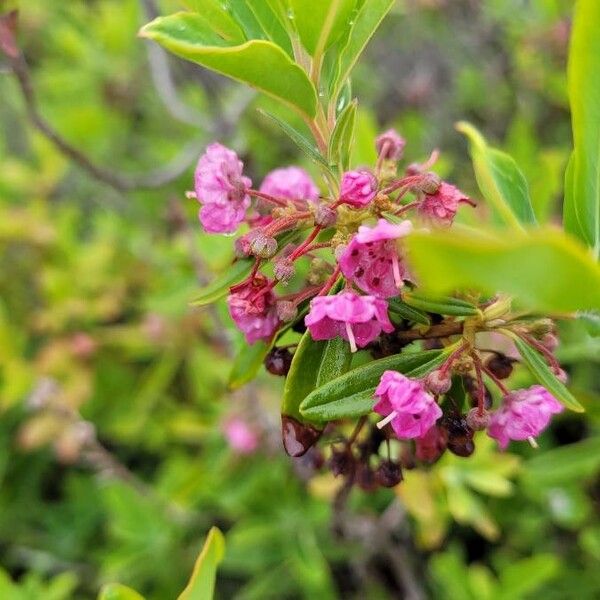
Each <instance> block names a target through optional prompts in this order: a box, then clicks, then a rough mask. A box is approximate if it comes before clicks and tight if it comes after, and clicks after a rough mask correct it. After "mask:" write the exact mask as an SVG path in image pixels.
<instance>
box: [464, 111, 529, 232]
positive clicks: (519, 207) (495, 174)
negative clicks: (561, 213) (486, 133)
mask: <svg viewBox="0 0 600 600" xmlns="http://www.w3.org/2000/svg"><path fill="white" fill-rule="evenodd" d="M456 129H457V130H458V131H460V132H461V133H463V134H464V135H466V136H467V137H468V138H469V141H470V143H471V144H470V145H471V158H472V160H473V166H474V169H475V177H476V178H477V183H478V184H479V189H480V190H481V193H482V194H483V195H484V197H485V199H486V200H487V201H488V203H489V205H490V207H491V208H492V210H493V211H494V216H495V217H496V221H499V222H504V223H506V224H507V225H510V226H513V227H515V226H516V227H520V225H534V224H535V223H536V219H535V214H534V212H533V207H532V205H531V198H530V197H529V188H528V186H527V181H526V180H525V177H524V176H523V173H521V171H520V169H519V167H518V166H517V163H515V161H514V160H513V159H512V157H510V156H509V155H508V154H505V153H504V152H500V150H496V149H494V148H490V147H489V146H488V145H487V143H486V141H485V139H484V138H483V136H482V135H481V134H480V133H479V132H478V131H477V129H475V127H473V126H472V125H470V124H469V123H465V122H461V123H457V125H456Z"/></svg>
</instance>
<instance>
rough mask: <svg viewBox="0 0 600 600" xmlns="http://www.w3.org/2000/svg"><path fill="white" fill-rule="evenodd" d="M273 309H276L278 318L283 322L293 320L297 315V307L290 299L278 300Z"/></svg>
mask: <svg viewBox="0 0 600 600" xmlns="http://www.w3.org/2000/svg"><path fill="white" fill-rule="evenodd" d="M275 310H276V311H277V317H278V318H279V320H280V321H283V322H284V323H288V322H289V321H293V320H294V319H295V318H296V316H297V315H298V308H297V307H296V305H295V304H294V303H293V302H291V301H290V300H279V301H278V302H277V304H276V305H275Z"/></svg>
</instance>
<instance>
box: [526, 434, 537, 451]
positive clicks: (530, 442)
mask: <svg viewBox="0 0 600 600" xmlns="http://www.w3.org/2000/svg"><path fill="white" fill-rule="evenodd" d="M527 441H528V442H529V445H530V446H531V447H532V448H535V449H536V450H537V449H538V448H539V445H538V443H537V442H536V441H535V438H534V437H533V436H531V435H530V436H529V437H528V438H527Z"/></svg>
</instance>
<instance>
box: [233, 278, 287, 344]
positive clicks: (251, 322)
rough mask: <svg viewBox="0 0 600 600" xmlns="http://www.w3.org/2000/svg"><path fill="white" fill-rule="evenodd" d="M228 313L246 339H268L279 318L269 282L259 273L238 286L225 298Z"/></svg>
mask: <svg viewBox="0 0 600 600" xmlns="http://www.w3.org/2000/svg"><path fill="white" fill-rule="evenodd" d="M227 304H228V305H229V314H230V315H231V318H232V319H233V320H234V321H235V324H236V325H237V326H238V327H239V328H240V329H241V330H242V331H243V332H244V335H245V336H246V341H247V342H248V343H249V344H254V342H257V341H258V340H269V339H271V337H272V336H273V333H275V330H276V329H277V325H278V324H279V319H278V317H277V311H276V306H275V295H274V294H273V292H272V291H271V282H269V281H268V280H267V278H266V277H264V276H262V275H260V276H257V277H255V278H254V279H252V280H251V281H250V282H248V283H246V284H244V285H241V286H238V287H237V288H235V291H234V292H232V293H231V294H230V295H229V298H228V299H227Z"/></svg>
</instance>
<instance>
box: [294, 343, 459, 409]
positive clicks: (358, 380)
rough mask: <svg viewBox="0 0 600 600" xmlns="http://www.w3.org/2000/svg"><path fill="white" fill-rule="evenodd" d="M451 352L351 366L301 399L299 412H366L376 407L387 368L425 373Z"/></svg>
mask: <svg viewBox="0 0 600 600" xmlns="http://www.w3.org/2000/svg"><path fill="white" fill-rule="evenodd" d="M449 352H451V350H450V349H446V350H444V351H443V352H441V351H439V350H430V351H426V352H414V353H402V354H396V355H394V356H389V357H387V358H382V359H379V360H375V361H372V362H370V363H367V364H366V365H363V366H361V367H357V368H356V369H352V370H351V371H348V372H347V373H346V374H345V375H341V376H340V377H336V378H335V379H332V380H331V381H330V382H329V383H327V384H325V385H322V386H320V387H318V388H317V389H315V390H314V391H313V392H311V393H310V394H309V395H308V396H307V397H306V399H305V400H304V401H303V402H302V403H301V405H300V412H301V414H302V415H303V416H304V417H305V418H308V419H310V420H314V421H329V420H333V419H341V418H350V417H356V416H360V415H364V414H367V413H369V412H370V411H371V410H372V408H373V404H374V403H375V400H374V399H373V393H374V391H375V388H376V387H377V385H378V383H379V380H380V378H381V376H382V375H383V373H384V372H385V371H388V370H393V371H399V372H400V373H405V374H406V375H408V376H411V377H422V376H423V375H425V374H427V373H428V372H429V371H431V370H432V369H435V368H436V367H437V366H439V365H440V364H442V362H443V361H444V360H445V358H446V357H447V355H448V353H449Z"/></svg>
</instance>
